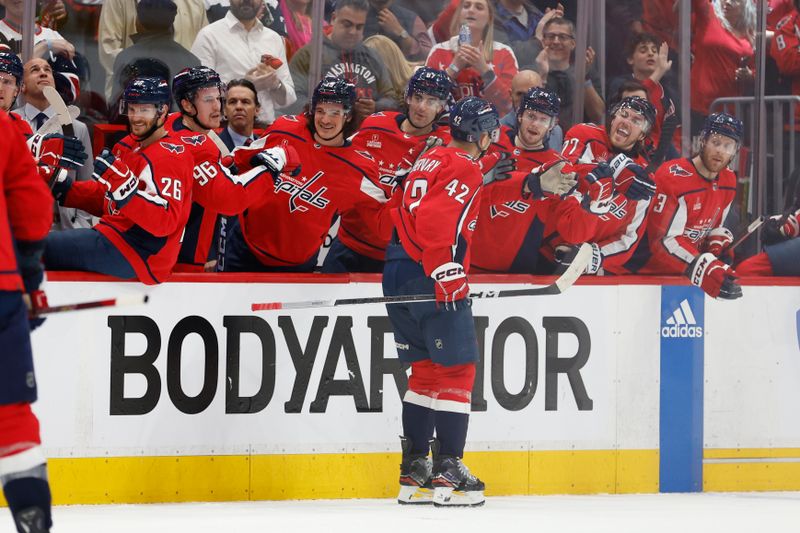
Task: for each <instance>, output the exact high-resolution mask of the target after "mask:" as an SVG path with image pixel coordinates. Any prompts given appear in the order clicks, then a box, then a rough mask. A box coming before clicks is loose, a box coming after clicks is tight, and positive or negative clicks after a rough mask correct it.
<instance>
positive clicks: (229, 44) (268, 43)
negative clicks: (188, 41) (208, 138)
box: [192, 0, 297, 124]
mask: <svg viewBox="0 0 800 533" xmlns="http://www.w3.org/2000/svg"><path fill="white" fill-rule="evenodd" d="M257 12H258V5H257V2H255V1H254V0H231V9H230V11H229V12H228V13H227V14H226V15H225V18H223V19H222V20H218V21H217V22H214V23H213V24H209V25H208V26H206V27H205V28H203V29H202V30H200V33H198V34H197V39H196V40H195V42H194V44H193V45H192V53H194V54H195V55H196V56H197V57H198V58H200V62H201V64H202V65H203V66H206V67H210V68H212V69H213V70H215V71H216V72H217V73H219V75H220V78H221V79H222V81H223V82H228V81H230V80H233V79H236V78H247V79H249V80H250V81H252V82H253V85H255V87H256V89H257V90H258V99H259V100H260V101H261V112H260V115H259V117H258V118H259V121H261V122H264V123H267V124H271V123H272V122H274V121H275V116H276V115H275V110H276V109H282V108H285V107H286V106H290V105H291V104H293V103H294V102H295V100H296V99H297V97H296V96H295V84H294V82H293V81H292V76H291V74H290V73H289V66H288V65H287V60H286V47H285V46H284V44H283V38H282V37H281V36H280V35H278V34H277V33H276V32H274V31H273V30H271V29H269V28H267V27H265V26H264V25H263V24H262V23H261V21H260V20H258V18H257V17H256V15H257Z"/></svg>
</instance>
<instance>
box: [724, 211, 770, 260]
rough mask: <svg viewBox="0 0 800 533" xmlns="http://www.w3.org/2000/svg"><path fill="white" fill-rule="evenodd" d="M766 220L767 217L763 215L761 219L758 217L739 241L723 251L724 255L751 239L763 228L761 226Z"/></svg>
mask: <svg viewBox="0 0 800 533" xmlns="http://www.w3.org/2000/svg"><path fill="white" fill-rule="evenodd" d="M765 220H767V217H765V216H764V215H761V216H760V217H758V218H757V219H755V220H754V221H752V222H751V223H750V225H749V226H747V229H746V230H745V232H744V233H743V234H742V236H741V237H739V238H738V239H736V240H735V241H734V242H733V243H732V244H731V245H730V246H728V247H727V248H726V249H725V250H724V251H723V253H724V252H732V251H733V250H735V249H736V248H737V247H738V246H739V245H740V244H742V243H743V242H744V241H746V240H747V238H748V237H750V235H752V234H753V233H755V232H756V230H757V229H758V228H760V227H761V225H762V224H763V223H764V221H765Z"/></svg>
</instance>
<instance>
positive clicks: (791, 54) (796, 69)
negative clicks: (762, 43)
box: [769, 11, 800, 131]
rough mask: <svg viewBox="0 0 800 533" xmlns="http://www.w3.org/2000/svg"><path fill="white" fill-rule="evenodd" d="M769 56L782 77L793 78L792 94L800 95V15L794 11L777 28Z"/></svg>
mask: <svg viewBox="0 0 800 533" xmlns="http://www.w3.org/2000/svg"><path fill="white" fill-rule="evenodd" d="M769 55H771V56H772V59H774V60H775V63H776V64H777V66H778V71H780V73H781V76H785V77H787V78H791V80H792V94H793V95H795V96H797V95H800V13H798V12H797V11H793V12H792V13H791V14H790V15H788V16H786V17H784V18H783V19H781V21H780V22H779V23H778V25H777V26H776V27H775V37H774V38H773V39H772V44H771V45H770V49H769ZM795 129H797V130H798V131H800V105H797V106H796V107H795Z"/></svg>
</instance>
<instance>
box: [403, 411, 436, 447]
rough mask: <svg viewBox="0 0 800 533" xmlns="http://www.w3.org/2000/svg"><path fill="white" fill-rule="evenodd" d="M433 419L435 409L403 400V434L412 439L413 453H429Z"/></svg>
mask: <svg viewBox="0 0 800 533" xmlns="http://www.w3.org/2000/svg"><path fill="white" fill-rule="evenodd" d="M433 421H434V418H433V409H428V408H427V407H421V406H419V405H416V404H413V403H408V402H403V436H404V437H406V438H407V439H408V440H410V441H411V455H428V447H429V445H428V442H429V441H430V440H431V439H432V438H433Z"/></svg>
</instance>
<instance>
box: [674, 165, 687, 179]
mask: <svg viewBox="0 0 800 533" xmlns="http://www.w3.org/2000/svg"><path fill="white" fill-rule="evenodd" d="M669 173H670V174H672V175H673V176H678V177H679V178H688V177H689V176H691V175H692V173H691V172H689V171H688V170H686V169H685V168H683V167H682V166H680V165H678V164H675V165H672V166H671V167H669Z"/></svg>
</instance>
